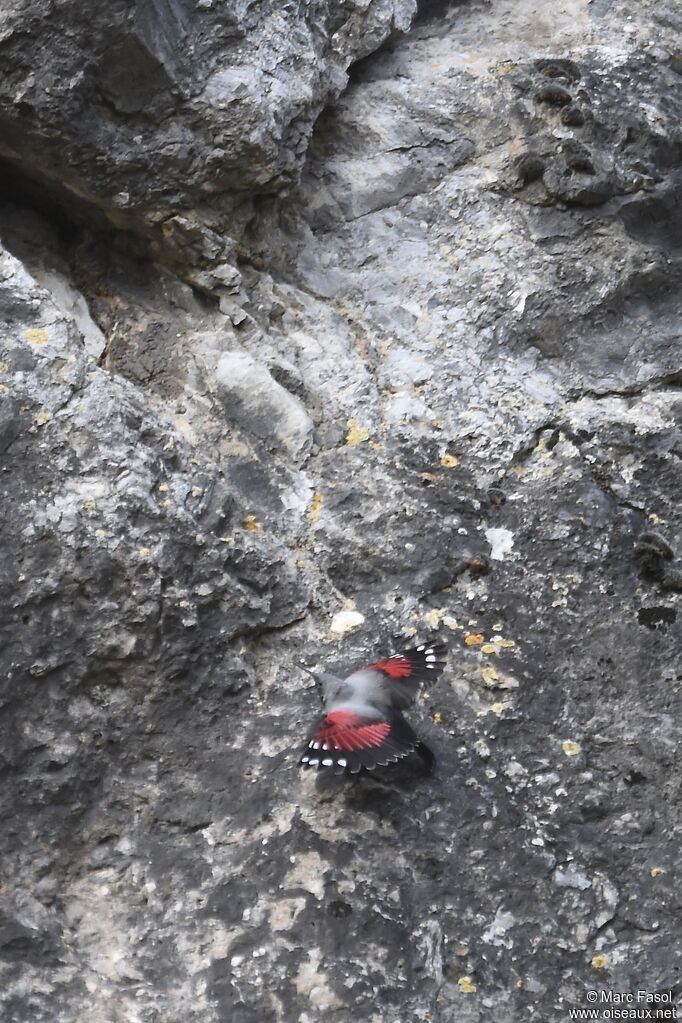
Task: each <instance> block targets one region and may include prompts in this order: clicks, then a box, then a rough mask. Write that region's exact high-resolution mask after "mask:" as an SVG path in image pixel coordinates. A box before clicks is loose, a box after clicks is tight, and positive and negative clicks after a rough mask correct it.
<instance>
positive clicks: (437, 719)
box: [433, 710, 443, 725]
mask: <svg viewBox="0 0 682 1023" xmlns="http://www.w3.org/2000/svg"><path fill="white" fill-rule="evenodd" d="M433 720H434V721H435V722H436V724H437V725H442V724H443V715H442V714H441V712H440V711H439V710H437V711H436V712H435V713H434V715H433Z"/></svg>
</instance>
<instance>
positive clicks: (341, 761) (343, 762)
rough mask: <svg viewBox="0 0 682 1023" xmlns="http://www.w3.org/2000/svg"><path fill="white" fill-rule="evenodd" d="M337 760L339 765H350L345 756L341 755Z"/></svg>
mask: <svg viewBox="0 0 682 1023" xmlns="http://www.w3.org/2000/svg"><path fill="white" fill-rule="evenodd" d="M336 762H337V764H338V765H339V767H346V766H347V765H348V761H347V760H344V759H343V757H339V759H338V760H337V761H336Z"/></svg>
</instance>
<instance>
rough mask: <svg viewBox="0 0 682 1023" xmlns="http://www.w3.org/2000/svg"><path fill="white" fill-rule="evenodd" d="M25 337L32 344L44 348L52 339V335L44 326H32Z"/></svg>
mask: <svg viewBox="0 0 682 1023" xmlns="http://www.w3.org/2000/svg"><path fill="white" fill-rule="evenodd" d="M24 337H25V338H26V340H27V341H28V343H29V344H30V345H37V346H38V347H39V348H42V346H43V345H46V344H47V342H48V341H49V340H50V335H49V334H48V332H47V331H46V330H45V328H44V327H32V328H31V329H30V330H27V331H26V333H25V334H24Z"/></svg>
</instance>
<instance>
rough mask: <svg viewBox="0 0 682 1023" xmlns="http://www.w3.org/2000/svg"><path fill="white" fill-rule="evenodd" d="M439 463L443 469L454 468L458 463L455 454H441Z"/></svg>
mask: <svg viewBox="0 0 682 1023" xmlns="http://www.w3.org/2000/svg"><path fill="white" fill-rule="evenodd" d="M440 464H441V465H442V466H443V468H444V469H456V468H457V466H458V465H459V458H456V457H455V455H443V457H442V458H441V460H440Z"/></svg>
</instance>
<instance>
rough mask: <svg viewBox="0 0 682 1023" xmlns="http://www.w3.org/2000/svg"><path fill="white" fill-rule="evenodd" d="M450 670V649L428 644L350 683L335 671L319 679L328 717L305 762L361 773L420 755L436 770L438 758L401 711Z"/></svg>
mask: <svg viewBox="0 0 682 1023" xmlns="http://www.w3.org/2000/svg"><path fill="white" fill-rule="evenodd" d="M444 667H445V647H444V645H443V644H438V643H433V644H427V643H424V644H422V645H421V646H417V647H412V648H410V649H409V650H404V651H402V653H399V654H392V655H391V656H390V657H386V658H383V659H381V660H379V661H375V662H374V663H373V664H370V665H368V666H367V667H365V668H361V669H359V670H358V671H354V672H353V673H352V674H351V675H349V676H348V677H347V678H345V679H344V678H339V677H337V676H336V675H332V674H330V673H329V672H321V673H320V674H318V675H315V678H316V679H317V680H318V681H319V682H320V683H321V685H322V698H323V701H324V708H325V714H324V716H323V718H322V720H321V722H320V723H319V725H318V727H317V729H316V730H315V733H314V735H313V736H312V737H311V739H310V740H309V741H308V744H307V745H306V748H305V751H304V752H303V754H302V756H301V760H300V763H301V764H302V765H303V766H304V767H314V768H317V769H320V768H322V769H324V768H329V769H331V770H332V771H333V773H334V774H342V773H348V774H357V773H359V772H360V771H362V770H363V769H364V770H367V771H372V770H374V768H375V767H386V766H388V765H389V764H393V763H397V761H399V760H402V759H403V758H405V757H408V756H410V754H412V753H416V754H417V755H418V756H420V757H421V758H422V760H423V761H424V762H425V763H426V764H427V766H429V767H432V766H433V762H434V757H433V754H432V753H431V751H430V750H429V749H428V747H427V746H425V745H424V743H423V742H422V741H421V740H420V739H419V738H418V737H417V735H415V733H414V732H413V730H412V728H411V726H410V725H409V724H408V722H407V721H406V720H405V718H404V717H403V715H402V713H401V712H402V711H403V710H405V709H406V708H407V707H409V706H410V704H411V703H413V701H414V699H415V697H416V695H417V692H418V690H419V685H420V683H421V682H422V681H425V680H426V679H430V678H435V677H437V676H438V675H439V674H440V673H441V671H442V670H443V668H444ZM306 670H307V669H306ZM310 674H313V673H312V672H311V673H310Z"/></svg>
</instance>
